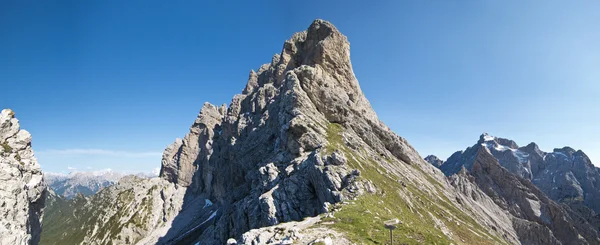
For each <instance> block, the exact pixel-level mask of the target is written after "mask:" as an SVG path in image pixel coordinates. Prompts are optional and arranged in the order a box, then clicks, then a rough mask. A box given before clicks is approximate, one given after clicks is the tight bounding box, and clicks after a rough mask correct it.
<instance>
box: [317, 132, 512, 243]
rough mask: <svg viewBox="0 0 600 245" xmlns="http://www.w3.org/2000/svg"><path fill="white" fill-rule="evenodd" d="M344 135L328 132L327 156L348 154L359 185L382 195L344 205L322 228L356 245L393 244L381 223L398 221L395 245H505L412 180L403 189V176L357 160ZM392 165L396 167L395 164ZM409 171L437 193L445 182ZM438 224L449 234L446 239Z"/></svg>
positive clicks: (442, 196) (372, 195)
mask: <svg viewBox="0 0 600 245" xmlns="http://www.w3.org/2000/svg"><path fill="white" fill-rule="evenodd" d="M342 132H343V127H342V126H341V125H339V124H333V123H332V124H330V125H329V126H328V127H327V133H328V135H327V139H328V141H329V144H328V145H327V146H326V147H325V154H327V153H331V152H333V151H335V150H340V151H342V152H344V154H345V155H346V156H347V159H348V165H349V167H351V168H356V169H360V170H361V176H360V178H359V180H361V179H365V180H370V181H372V182H373V184H375V186H376V187H377V190H378V192H377V193H375V194H368V193H366V194H364V195H362V196H360V197H359V198H358V199H357V200H354V201H350V202H349V204H346V205H343V206H341V210H339V211H336V212H335V214H334V217H333V218H325V219H323V222H322V223H321V225H323V226H330V227H332V228H334V229H336V230H338V231H341V232H344V233H345V234H346V235H347V237H348V238H349V239H351V240H352V241H353V242H355V243H358V244H387V243H389V231H388V230H386V229H385V228H384V227H383V222H384V221H386V220H389V219H394V218H398V219H400V220H401V221H402V222H403V224H402V225H400V226H398V228H397V229H396V230H394V233H393V237H394V243H395V244H452V243H454V244H506V242H504V241H503V240H502V239H500V238H498V237H495V236H492V235H491V234H489V233H488V232H487V230H486V229H484V228H483V227H482V226H481V225H479V224H478V223H477V222H475V220H473V219H472V218H471V217H470V216H469V215H467V214H466V213H464V212H462V211H461V210H460V209H458V208H457V207H455V206H454V205H453V204H452V203H451V202H450V201H449V200H448V199H447V198H446V197H445V196H444V195H442V194H440V193H436V194H437V195H436V194H428V193H427V192H425V191H422V190H420V189H419V188H418V187H417V186H414V184H413V183H406V182H409V181H405V183H404V184H401V183H400V181H399V179H400V178H401V177H400V176H395V175H386V174H382V173H386V172H387V171H386V170H385V169H383V167H381V166H380V164H378V163H377V162H376V161H374V160H372V159H367V160H357V159H361V158H360V156H361V155H356V154H357V153H355V152H356V151H353V150H350V149H349V148H348V147H346V146H345V144H344V142H343V137H342ZM362 156H367V155H366V154H362ZM358 161H360V164H359V162H358ZM388 162H390V164H392V162H391V161H388ZM399 164H400V163H399ZM360 166H362V167H360ZM410 166H412V167H413V168H414V169H415V170H417V171H419V172H421V174H422V175H423V176H424V177H425V179H426V180H427V181H428V182H431V184H433V186H434V187H435V189H438V188H443V186H442V184H441V183H439V182H438V181H437V180H435V179H434V178H433V177H431V176H429V175H428V174H427V173H425V171H423V170H422V169H420V168H419V167H418V166H413V165H410ZM397 178H398V179H397ZM434 192H439V190H436V191H434ZM440 224H441V226H444V227H446V228H447V229H448V230H449V231H450V232H451V235H449V236H447V235H445V234H444V233H443V232H442V230H441V226H440Z"/></svg>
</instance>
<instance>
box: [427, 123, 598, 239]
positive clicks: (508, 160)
mask: <svg viewBox="0 0 600 245" xmlns="http://www.w3.org/2000/svg"><path fill="white" fill-rule="evenodd" d="M425 160H426V161H428V162H429V163H431V164H432V165H434V166H436V167H438V168H439V169H440V170H442V172H444V174H446V175H447V176H452V175H455V174H459V175H460V174H461V173H466V172H468V174H470V175H471V176H473V177H475V179H476V180H475V182H476V183H477V184H478V185H479V188H481V189H482V190H484V191H485V192H486V193H487V194H488V195H489V196H490V197H493V198H496V201H497V202H498V204H499V205H500V206H505V207H506V208H507V209H508V210H509V211H511V212H513V213H514V214H515V216H517V217H519V216H528V215H527V212H525V211H523V210H524V209H523V208H524V206H529V207H532V208H533V209H532V210H533V215H529V217H527V218H528V219H530V220H531V219H533V220H536V219H539V222H538V223H540V224H546V225H547V226H548V227H549V228H550V229H551V230H553V233H554V236H556V238H558V240H560V241H563V243H564V241H569V240H571V239H574V240H571V241H581V240H582V239H583V237H586V236H583V237H579V236H578V235H576V234H577V232H575V231H573V232H570V231H569V229H566V228H565V227H561V228H560V230H558V229H559V228H558V227H559V226H558V225H557V223H559V222H558V221H557V220H556V219H558V217H561V218H560V219H566V220H568V219H571V220H572V221H573V222H572V223H574V225H571V226H574V227H575V229H578V230H579V232H580V233H581V231H582V230H583V231H587V232H584V233H588V236H587V237H586V240H588V241H593V240H595V239H594V238H596V237H597V232H596V230H597V229H598V228H599V227H600V215H598V214H599V213H600V169H599V168H597V167H595V166H594V165H593V164H592V162H591V161H590V159H589V158H588V156H587V155H586V154H585V153H584V152H583V151H581V150H574V149H573V148H571V147H563V148H556V149H554V150H553V151H552V152H544V151H541V150H540V149H539V147H538V145H537V144H536V143H529V144H528V145H527V146H524V147H519V146H518V145H517V143H516V142H514V141H512V140H510V139H505V138H499V137H494V136H491V135H488V134H485V133H484V134H482V135H481V136H480V138H479V141H477V143H476V144H475V145H473V146H471V147H468V148H467V149H466V150H464V151H457V152H455V153H454V154H452V156H450V157H449V158H448V160H446V161H440V160H439V159H438V158H437V157H435V156H428V157H426V158H425ZM484 175H485V177H484ZM478 177H481V178H479V179H478ZM546 197H547V198H549V199H551V200H553V201H555V202H556V203H557V204H558V205H557V204H553V202H550V201H544V199H545V198H546ZM520 200H521V201H526V202H520ZM559 213H560V214H561V215H558V214H559ZM571 229H573V228H572V227H571ZM568 233H571V235H569V234H568ZM561 236H562V237H561ZM569 236H571V237H569ZM548 242H550V241H548ZM536 243H538V244H539V243H540V241H537V242H536Z"/></svg>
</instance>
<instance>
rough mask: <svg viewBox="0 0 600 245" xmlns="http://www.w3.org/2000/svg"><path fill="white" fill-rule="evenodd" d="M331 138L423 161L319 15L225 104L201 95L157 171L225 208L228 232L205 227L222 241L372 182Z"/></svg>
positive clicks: (223, 225) (307, 212) (314, 210)
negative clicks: (381, 112) (369, 93)
mask: <svg viewBox="0 0 600 245" xmlns="http://www.w3.org/2000/svg"><path fill="white" fill-rule="evenodd" d="M332 137H333V138H332ZM332 145H333V146H336V147H342V146H343V147H347V148H349V149H353V150H358V149H362V150H363V151H368V152H369V154H370V155H373V156H376V157H378V158H381V157H385V158H389V159H392V158H393V159H400V160H399V161H402V162H404V163H405V164H422V165H424V166H426V164H425V161H423V159H422V158H421V157H420V156H419V155H418V153H416V151H415V150H414V149H413V148H412V147H411V146H410V145H409V144H408V143H407V142H406V140H405V139H403V138H401V137H399V136H397V135H396V134H394V133H393V132H391V130H389V128H387V127H386V126H385V125H384V124H383V123H381V122H380V121H379V119H378V118H377V116H376V114H375V112H374V111H373V109H372V108H371V105H370V103H369V102H368V100H367V99H366V98H365V96H364V94H363V93H362V91H361V89H360V86H359V84H358V81H357V80H356V77H355V76H354V73H353V71H352V64H351V62H350V45H349V42H348V39H347V38H346V37H345V36H344V35H342V34H341V33H340V32H339V31H338V30H337V28H336V27H335V26H333V25H332V24H331V23H329V22H327V21H323V20H316V21H314V22H313V23H312V24H311V25H310V26H309V28H308V29H307V30H306V31H303V32H298V33H295V34H294V35H292V37H291V38H290V39H289V40H287V41H285V43H284V45H283V49H282V51H281V53H280V54H276V55H275V56H273V58H272V59H271V62H270V63H267V64H264V65H262V66H260V68H259V69H258V70H257V71H256V72H254V71H250V73H249V76H248V82H247V84H246V86H245V87H244V89H243V90H242V93H241V94H237V95H235V96H234V97H233V99H232V101H231V103H230V104H229V106H228V107H226V106H221V107H217V106H214V105H211V104H210V103H205V104H204V106H203V107H202V109H201V110H200V113H199V114H198V116H197V118H196V120H195V121H194V123H193V124H192V126H191V127H190V130H189V132H188V133H187V134H186V135H185V137H184V138H183V139H180V140H176V141H175V142H174V143H173V144H171V145H170V146H169V147H167V149H166V150H165V152H164V154H163V159H162V168H161V174H160V176H161V177H162V178H163V179H166V180H168V181H170V182H172V183H176V184H178V185H180V186H183V187H187V188H188V190H189V192H190V193H193V195H202V196H205V197H208V198H209V199H211V200H212V201H213V202H214V203H217V204H223V205H225V206H227V207H228V209H226V210H224V211H223V212H224V213H222V215H223V217H224V218H221V219H220V221H219V222H218V225H217V226H218V227H219V228H220V229H219V231H220V232H222V233H227V234H217V233H215V234H212V235H209V236H205V237H207V239H208V237H214V238H215V239H217V241H220V240H219V239H223V238H225V237H227V236H229V237H235V236H237V235H239V234H240V232H243V231H247V230H249V229H253V228H257V227H262V226H269V225H275V224H278V223H279V222H287V221H292V220H299V219H301V218H302V217H307V216H314V215H316V214H319V213H322V212H324V210H326V203H329V204H334V203H338V202H342V201H343V200H347V199H349V198H352V197H353V196H356V195H358V194H357V193H362V192H365V191H373V190H374V188H372V185H369V184H367V183H366V182H363V181H357V179H358V176H359V175H360V171H353V170H352V169H351V168H350V167H349V166H348V162H349V160H348V154H349V153H344V152H342V151H339V150H337V151H334V150H332V149H331V148H333V146H332ZM328 146H329V147H328ZM361 154H367V153H365V152H363V153H361ZM427 167H429V166H427ZM364 185H367V186H368V188H366V187H365V188H363V187H364ZM349 189H351V190H352V191H349ZM292 193H294V194H292ZM327 205H328V204H327ZM240 217H248V218H244V219H241V218H240ZM232 222H233V223H232ZM207 241H208V240H207Z"/></svg>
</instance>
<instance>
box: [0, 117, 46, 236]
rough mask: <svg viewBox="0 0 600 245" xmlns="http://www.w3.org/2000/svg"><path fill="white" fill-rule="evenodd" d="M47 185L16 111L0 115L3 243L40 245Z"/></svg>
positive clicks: (0, 223)
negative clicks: (15, 114)
mask: <svg viewBox="0 0 600 245" xmlns="http://www.w3.org/2000/svg"><path fill="white" fill-rule="evenodd" d="M45 195H46V185H45V184H44V181H43V175H42V172H41V170H40V165H39V164H38V162H37V160H36V158H35V156H34V154H33V150H32V149H31V134H29V132H27V131H25V130H21V129H20V126H19V120H17V119H16V118H15V117H14V112H13V111H11V110H9V109H5V110H2V112H1V113H0V244H37V243H38V242H39V240H40V233H41V220H42V211H43V208H44V200H45Z"/></svg>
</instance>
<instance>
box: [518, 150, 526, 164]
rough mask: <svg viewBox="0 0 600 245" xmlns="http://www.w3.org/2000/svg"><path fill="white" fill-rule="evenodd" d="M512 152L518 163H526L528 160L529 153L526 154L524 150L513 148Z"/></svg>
mask: <svg viewBox="0 0 600 245" xmlns="http://www.w3.org/2000/svg"><path fill="white" fill-rule="evenodd" d="M514 154H515V156H516V157H517V158H518V159H519V162H520V163H527V161H528V160H529V154H527V153H525V152H522V151H520V150H515V151H514Z"/></svg>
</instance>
